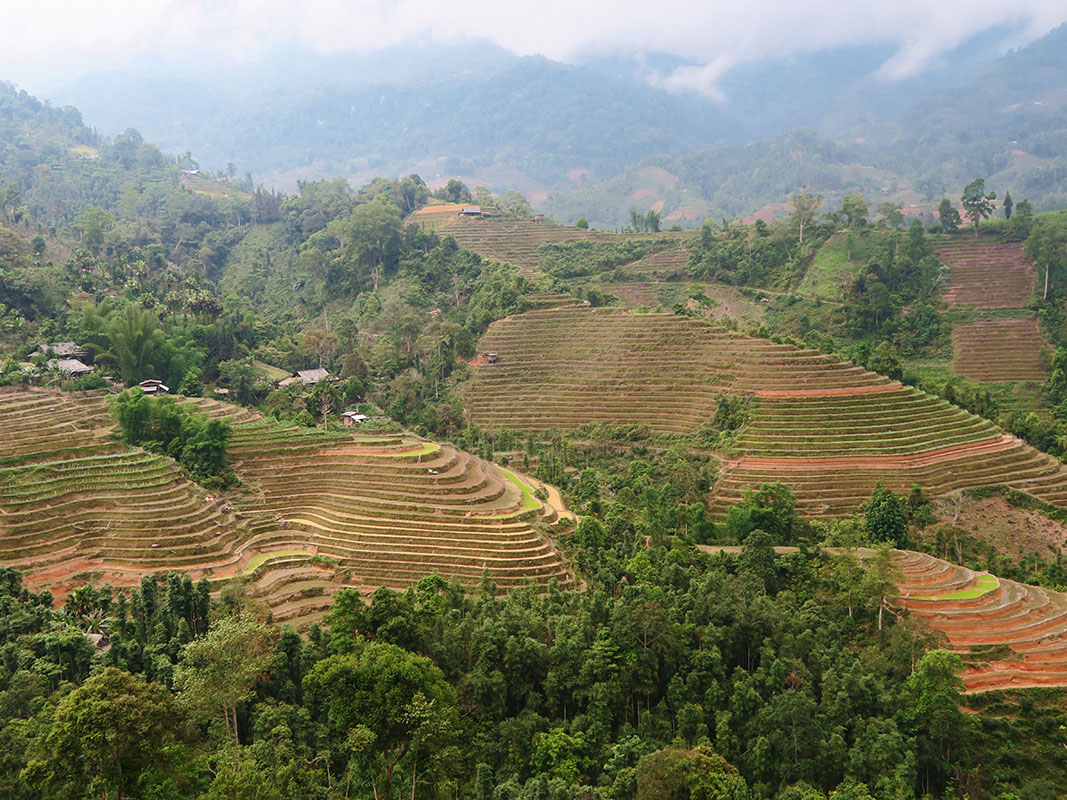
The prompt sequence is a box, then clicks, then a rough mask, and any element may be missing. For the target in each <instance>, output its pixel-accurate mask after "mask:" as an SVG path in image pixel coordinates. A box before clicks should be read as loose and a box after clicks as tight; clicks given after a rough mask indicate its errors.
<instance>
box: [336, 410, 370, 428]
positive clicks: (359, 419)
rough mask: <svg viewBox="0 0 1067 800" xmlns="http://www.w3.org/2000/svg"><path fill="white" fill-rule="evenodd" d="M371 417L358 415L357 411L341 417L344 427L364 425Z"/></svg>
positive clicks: (346, 413)
mask: <svg viewBox="0 0 1067 800" xmlns="http://www.w3.org/2000/svg"><path fill="white" fill-rule="evenodd" d="M368 419H370V417H368V416H367V415H366V414H357V413H356V412H355V411H346V412H345V413H343V414H342V415H341V424H342V425H362V424H363V423H364V422H366V421H367V420H368Z"/></svg>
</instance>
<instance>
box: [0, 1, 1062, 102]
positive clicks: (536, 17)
mask: <svg viewBox="0 0 1067 800" xmlns="http://www.w3.org/2000/svg"><path fill="white" fill-rule="evenodd" d="M0 11H2V12H3V18H4V27H5V35H4V37H3V47H2V48H0V79H7V80H12V81H14V82H16V83H17V84H19V85H21V86H24V87H26V88H28V89H30V90H31V91H33V90H34V89H35V88H38V87H44V86H49V85H54V84H55V83H56V82H60V81H64V80H68V79H71V78H75V77H78V76H79V75H81V74H84V73H86V72H91V71H97V70H100V69H110V68H114V67H121V66H123V64H124V63H126V62H128V61H129V60H130V59H132V58H137V59H139V60H141V61H143V60H144V59H146V58H149V59H154V58H158V59H159V60H160V61H161V62H166V61H175V60H178V59H183V58H184V59H187V58H190V57H191V58H192V59H194V60H196V59H202V60H211V61H214V60H215V59H217V58H218V57H222V58H225V59H234V60H244V61H254V60H255V59H256V58H257V56H258V55H259V54H261V53H263V52H264V51H265V50H266V49H267V48H269V47H271V46H273V45H278V44H281V43H293V42H298V43H301V44H304V45H306V46H309V47H312V48H315V49H317V50H320V51H324V52H336V51H338V50H348V49H351V50H357V51H360V52H368V51H373V50H375V49H377V48H381V47H386V46H390V45H394V44H397V43H399V42H402V41H404V40H405V39H406V38H408V37H410V36H421V37H424V38H425V37H427V36H429V37H432V38H437V39H440V40H444V41H453V40H457V39H463V38H484V39H488V40H490V41H493V42H495V43H497V44H499V45H501V46H502V47H505V48H507V49H509V50H511V51H513V52H515V53H517V54H520V55H529V54H535V53H540V54H543V55H545V56H548V57H550V58H555V59H562V60H571V61H574V60H580V59H581V58H582V57H583V56H588V55H624V56H630V55H640V54H641V53H667V54H672V55H675V56H678V57H680V58H682V59H685V60H686V61H688V62H690V63H691V64H692V65H693V66H688V67H683V68H679V69H677V70H675V71H673V72H671V73H670V74H667V75H660V76H656V77H655V80H657V81H658V82H660V83H662V84H664V85H667V86H669V87H676V88H695V89H700V90H703V91H707V92H709V93H712V94H714V92H715V81H716V79H717V78H718V76H719V75H721V74H722V72H724V71H725V70H726V69H728V68H729V67H731V66H734V65H736V64H741V63H745V62H751V61H757V60H760V59H762V58H765V57H767V56H774V57H787V56H789V55H791V54H794V53H798V52H804V51H811V50H819V49H822V48H826V47H829V46H834V45H842V44H862V43H864V42H874V41H887V40H888V41H892V42H895V43H897V45H898V46H899V50H898V52H897V54H896V56H895V57H894V58H893V59H891V60H890V61H889V62H888V63H886V64H885V65H884V66H883V69H882V72H883V74H884V75H885V76H886V77H887V78H890V79H892V78H896V77H906V76H908V75H909V74H912V73H914V72H915V71H917V70H918V69H920V68H921V67H922V66H924V65H925V64H926V63H928V62H929V61H930V60H931V59H935V58H936V57H937V56H938V54H939V53H941V52H943V51H944V50H946V49H948V48H951V47H953V46H954V45H957V44H959V43H960V42H962V41H964V40H966V39H967V37H969V36H970V35H972V34H975V33H978V32H980V31H983V30H986V29H988V28H991V27H993V26H995V25H998V24H1010V25H1014V26H1017V30H1018V31H1020V32H1019V34H1018V35H1017V36H1016V37H1015V38H1014V40H1012V41H1009V42H1005V45H1006V46H1007V45H1021V44H1025V43H1026V42H1027V41H1029V40H1031V39H1033V38H1036V37H1037V36H1040V35H1042V34H1044V33H1046V32H1047V31H1048V30H1050V29H1052V28H1053V27H1055V26H1056V25H1058V24H1059V23H1061V22H1063V21H1064V20H1065V19H1067V3H1064V1H1063V0H968V1H967V2H962V1H961V0H934V1H933V2H931V1H930V0H892V2H886V1H885V0H883V1H882V2H868V3H864V2H859V3H857V2H855V0H807V2H803V3H802V2H799V0H788V1H787V0H747V1H746V2H729V3H726V2H709V0H704V2H697V1H695V0H674V2H670V3H662V4H660V3H650V2H648V0H599V1H594V0H534V1H533V2H519V1H518V0H491V2H484V1H483V2H473V1H472V0H299V2H292V1H291V0H94V2H92V3H86V2H84V0H78V1H77V2H74V0H33V1H32V2H25V0H0Z"/></svg>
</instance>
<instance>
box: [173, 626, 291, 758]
mask: <svg viewBox="0 0 1067 800" xmlns="http://www.w3.org/2000/svg"><path fill="white" fill-rule="evenodd" d="M275 636H276V631H274V630H273V629H272V628H270V627H268V626H266V625H264V624H263V623H261V622H257V621H256V620H255V619H253V618H252V617H250V616H245V615H242V616H236V617H226V618H224V619H221V620H219V621H218V622H217V623H215V624H214V625H213V626H212V628H211V630H210V631H208V633H207V635H206V636H202V637H200V638H199V639H195V640H193V641H192V642H189V644H187V645H185V647H184V648H182V658H181V662H180V663H179V664H178V666H177V668H176V669H175V672H174V682H175V684H176V685H177V686H178V688H179V689H180V692H181V695H180V696H181V698H182V699H183V700H184V701H185V702H186V703H187V704H188V705H189V707H190V708H191V709H193V710H194V711H196V712H199V713H202V714H205V715H207V716H213V715H214V714H216V713H218V712H221V713H222V719H223V722H224V725H225V729H226V732H227V734H228V735H229V736H231V737H232V738H233V741H234V742H235V743H236V744H238V745H240V744H241V737H240V733H239V731H238V726H237V707H238V705H240V703H241V702H243V701H244V700H246V699H247V698H248V697H249V696H250V695H251V694H252V689H253V687H254V686H255V685H256V681H257V680H258V679H259V678H260V676H262V675H263V674H265V672H266V670H267V667H268V666H269V664H270V661H271V658H272V657H273V654H274V639H275Z"/></svg>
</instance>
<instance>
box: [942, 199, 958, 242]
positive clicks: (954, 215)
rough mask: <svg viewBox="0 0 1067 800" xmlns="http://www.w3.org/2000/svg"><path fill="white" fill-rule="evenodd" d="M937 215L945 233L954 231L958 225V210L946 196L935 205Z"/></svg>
mask: <svg viewBox="0 0 1067 800" xmlns="http://www.w3.org/2000/svg"><path fill="white" fill-rule="evenodd" d="M937 217H938V219H940V220H941V230H943V231H945V233H954V232H955V231H957V230H958V229H959V227H960V212H959V211H957V210H956V207H955V206H954V205H952V201H951V200H949V199H948V198H947V197H945V198H942V200H941V205H939V206H938V207H937Z"/></svg>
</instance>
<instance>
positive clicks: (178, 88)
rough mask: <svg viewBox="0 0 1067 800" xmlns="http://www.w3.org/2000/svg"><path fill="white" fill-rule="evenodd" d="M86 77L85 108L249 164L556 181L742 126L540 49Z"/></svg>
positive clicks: (733, 132)
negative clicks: (405, 74)
mask: <svg viewBox="0 0 1067 800" xmlns="http://www.w3.org/2000/svg"><path fill="white" fill-rule="evenodd" d="M82 86H83V87H84V89H85V90H86V93H87V99H88V105H87V108H88V109H89V111H87V114H88V116H89V117H90V119H92V116H93V113H92V109H100V108H101V107H103V106H107V105H113V106H116V105H117V106H120V107H121V106H122V105H131V106H132V104H133V103H135V102H136V103H138V104H143V109H138V108H137V107H128V108H127V109H126V112H127V113H126V118H127V120H128V122H127V123H126V124H128V125H134V126H135V127H138V128H139V130H141V132H142V134H144V135H145V136H147V137H149V138H151V139H153V140H154V141H157V142H158V143H159V144H160V146H162V147H163V148H166V149H177V150H181V151H184V150H191V151H192V152H193V153H194V154H195V155H196V156H197V157H198V158H200V159H201V160H202V161H203V162H204V164H205V166H211V167H213V168H218V167H221V166H223V165H225V164H226V163H227V162H228V161H233V162H236V163H237V164H238V165H239V167H240V169H242V170H251V171H252V172H254V173H255V174H257V175H264V174H271V175H279V174H282V173H286V172H289V171H291V170H294V169H312V170H315V171H316V172H320V173H323V174H341V175H345V176H353V177H357V178H358V176H363V175H366V176H370V175H379V174H392V173H402V172H410V171H411V170H412V168H413V166H414V165H415V164H418V163H420V162H424V161H426V160H430V161H433V162H437V161H441V162H442V169H443V170H444V171H446V172H448V173H450V174H463V173H470V172H478V171H484V170H486V169H488V168H491V167H492V166H494V165H498V164H506V165H507V166H508V167H510V168H511V169H513V170H517V171H519V172H522V173H523V174H525V175H528V176H530V177H532V178H534V179H536V180H538V181H541V182H543V183H546V184H550V185H551V184H555V183H559V182H566V181H567V179H568V178H567V176H568V173H570V172H572V171H574V170H580V171H583V172H592V173H593V174H596V175H599V176H608V175H612V174H615V173H617V172H619V171H621V170H622V169H624V168H625V167H626V166H628V165H630V164H632V163H634V162H636V161H638V160H640V159H642V158H645V157H647V156H648V155H650V154H661V153H665V154H671V155H680V154H682V153H684V152H686V151H689V150H692V149H695V148H698V147H701V146H703V145H705V144H707V143H710V142H714V141H717V140H719V139H724V140H727V141H732V142H738V141H740V140H741V136H742V135H743V134H742V126H741V124H740V123H739V122H738V121H737V120H736V119H733V118H731V117H730V116H729V115H728V114H726V113H725V112H723V111H722V110H720V109H719V108H717V107H716V104H715V103H713V102H712V101H711V100H709V99H706V98H705V99H697V98H693V97H688V96H680V95H674V94H670V93H668V92H664V91H662V90H659V89H655V88H653V87H652V86H649V85H648V84H647V83H645V82H642V81H639V80H634V79H627V78H619V77H611V76H607V75H604V74H603V73H601V72H598V71H596V70H593V69H589V68H586V67H580V66H568V65H564V64H559V63H556V62H552V61H549V60H547V59H544V58H522V59H517V58H512V59H510V60H509V61H508V62H507V63H506V64H504V65H495V66H486V67H485V68H484V69H479V68H478V67H477V65H476V66H475V68H474V69H472V70H470V71H466V72H459V73H457V72H455V70H454V69H449V68H446V69H444V70H440V71H439V70H438V69H437V67H436V66H435V64H434V63H433V61H432V60H430V59H427V60H426V63H425V67H424V71H423V73H422V75H421V77H420V78H419V79H417V80H404V81H376V82H373V83H366V82H365V81H363V80H362V79H361V76H360V75H358V74H354V75H351V76H349V75H345V74H344V73H328V74H327V75H326V76H325V77H322V78H320V81H319V83H318V84H317V85H314V86H309V85H301V86H296V87H287V86H284V85H282V86H278V87H275V88H268V89H266V90H264V89H263V88H260V89H259V90H258V91H256V92H254V93H251V94H249V93H245V92H244V91H243V89H242V88H241V87H220V86H217V85H210V84H208V83H206V82H204V81H199V82H195V83H192V82H189V81H175V80H171V79H165V78H162V79H161V78H158V77H157V78H154V79H153V80H152V88H150V87H149V86H148V85H146V83H145V79H141V80H140V81H137V80H132V81H131V79H124V78H121V77H120V78H119V79H118V80H116V81H113V82H112V83H110V84H101V85H96V86H85V85H84V84H82ZM69 93H70V90H67V91H66V92H64V94H69ZM78 103H79V105H82V104H83V103H82V101H81V100H78ZM167 106H169V108H170V111H169V113H167V112H166V110H165V109H166V107H167ZM113 115H114V111H112V112H111V114H110V115H109V116H113ZM426 178H427V179H431V178H433V175H429V174H428V175H426Z"/></svg>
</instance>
